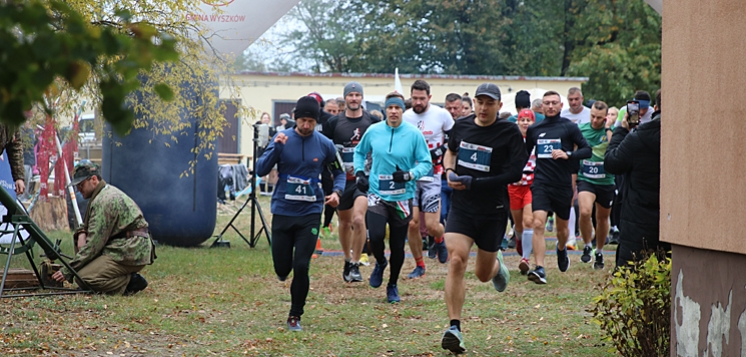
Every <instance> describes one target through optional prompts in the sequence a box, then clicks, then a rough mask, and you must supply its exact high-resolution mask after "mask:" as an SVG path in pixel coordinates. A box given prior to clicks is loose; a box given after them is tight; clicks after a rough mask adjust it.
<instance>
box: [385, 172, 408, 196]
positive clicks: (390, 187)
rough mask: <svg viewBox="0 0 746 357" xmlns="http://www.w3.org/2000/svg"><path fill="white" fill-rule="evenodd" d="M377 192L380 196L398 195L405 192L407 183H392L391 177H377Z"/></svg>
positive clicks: (392, 177)
mask: <svg viewBox="0 0 746 357" xmlns="http://www.w3.org/2000/svg"><path fill="white" fill-rule="evenodd" d="M378 192H379V193H381V194H382V195H400V194H402V193H405V192H407V183H406V182H394V176H391V175H378Z"/></svg>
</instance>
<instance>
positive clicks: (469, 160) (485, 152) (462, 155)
mask: <svg viewBox="0 0 746 357" xmlns="http://www.w3.org/2000/svg"><path fill="white" fill-rule="evenodd" d="M491 159H492V148H491V147H488V146H482V145H476V144H470V143H467V142H465V141H462V142H461V145H459V150H458V164H459V165H460V166H463V167H466V168H469V169H472V170H477V171H482V172H490V160H491Z"/></svg>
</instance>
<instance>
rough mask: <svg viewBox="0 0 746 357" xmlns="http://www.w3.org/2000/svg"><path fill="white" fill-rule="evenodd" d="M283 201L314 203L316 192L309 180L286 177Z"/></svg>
mask: <svg viewBox="0 0 746 357" xmlns="http://www.w3.org/2000/svg"><path fill="white" fill-rule="evenodd" d="M285 199H286V200H288V201H305V202H316V191H314V189H313V186H311V180H304V179H302V178H299V177H293V176H288V179H287V182H286V185H285Z"/></svg>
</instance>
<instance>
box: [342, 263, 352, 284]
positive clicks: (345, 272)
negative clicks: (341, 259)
mask: <svg viewBox="0 0 746 357" xmlns="http://www.w3.org/2000/svg"><path fill="white" fill-rule="evenodd" d="M350 269H352V262H348V261H346V260H345V267H344V270H342V279H344V280H345V283H349V282H351V281H352V277H350Z"/></svg>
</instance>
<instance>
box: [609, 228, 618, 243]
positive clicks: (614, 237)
mask: <svg viewBox="0 0 746 357" xmlns="http://www.w3.org/2000/svg"><path fill="white" fill-rule="evenodd" d="M609 244H613V245H616V244H619V231H614V233H612V234H611V239H609Z"/></svg>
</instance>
